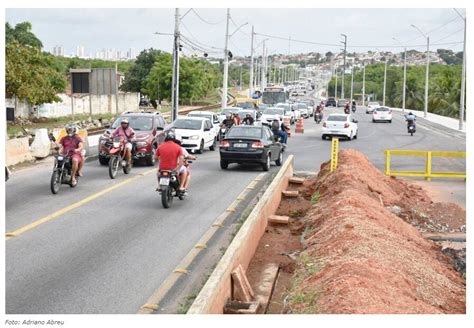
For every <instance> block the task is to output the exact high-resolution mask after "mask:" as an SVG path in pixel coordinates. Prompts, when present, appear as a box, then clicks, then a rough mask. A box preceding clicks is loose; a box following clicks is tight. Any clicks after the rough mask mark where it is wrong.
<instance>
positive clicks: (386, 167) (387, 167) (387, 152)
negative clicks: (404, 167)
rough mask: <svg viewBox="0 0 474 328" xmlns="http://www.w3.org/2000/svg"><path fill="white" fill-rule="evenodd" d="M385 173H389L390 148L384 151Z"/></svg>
mask: <svg viewBox="0 0 474 328" xmlns="http://www.w3.org/2000/svg"><path fill="white" fill-rule="evenodd" d="M385 175H390V150H386V151H385Z"/></svg>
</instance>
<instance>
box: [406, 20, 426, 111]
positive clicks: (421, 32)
mask: <svg viewBox="0 0 474 328" xmlns="http://www.w3.org/2000/svg"><path fill="white" fill-rule="evenodd" d="M410 26H411V27H413V28H415V29H417V30H418V31H419V32H420V33H421V35H423V36H424V37H425V38H426V77H425V111H424V117H425V118H426V117H427V116H428V84H429V76H430V37H429V36H427V35H425V33H423V32H422V31H421V30H420V29H419V28H418V27H416V26H415V25H413V24H412V25H410Z"/></svg>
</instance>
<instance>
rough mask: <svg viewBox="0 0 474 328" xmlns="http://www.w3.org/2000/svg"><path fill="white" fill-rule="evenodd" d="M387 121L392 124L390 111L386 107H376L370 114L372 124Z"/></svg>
mask: <svg viewBox="0 0 474 328" xmlns="http://www.w3.org/2000/svg"><path fill="white" fill-rule="evenodd" d="M377 121H388V122H389V123H392V110H391V109H390V108H388V107H378V108H376V109H374V111H373V113H372V122H374V123H375V122H377Z"/></svg>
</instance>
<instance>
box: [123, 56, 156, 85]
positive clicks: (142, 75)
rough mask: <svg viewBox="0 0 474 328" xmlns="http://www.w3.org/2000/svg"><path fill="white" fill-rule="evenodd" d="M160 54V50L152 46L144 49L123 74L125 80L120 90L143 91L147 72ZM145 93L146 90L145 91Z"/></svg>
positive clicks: (148, 72)
mask: <svg viewBox="0 0 474 328" xmlns="http://www.w3.org/2000/svg"><path fill="white" fill-rule="evenodd" d="M160 54H162V52H161V51H160V50H156V49H153V48H150V49H145V50H143V51H142V52H140V54H139V55H138V57H137V58H136V60H135V63H134V64H133V66H132V67H130V69H129V70H128V72H127V73H126V74H125V81H124V83H123V84H122V86H121V90H122V91H129V92H144V91H145V89H144V88H145V83H146V79H147V76H148V74H150V71H151V69H152V67H153V65H154V64H155V62H156V60H157V58H158V57H159V56H160ZM145 93H146V92H145Z"/></svg>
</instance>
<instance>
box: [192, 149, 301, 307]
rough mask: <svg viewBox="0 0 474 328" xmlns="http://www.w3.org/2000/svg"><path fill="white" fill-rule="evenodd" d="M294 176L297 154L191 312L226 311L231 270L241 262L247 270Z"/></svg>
mask: <svg viewBox="0 0 474 328" xmlns="http://www.w3.org/2000/svg"><path fill="white" fill-rule="evenodd" d="M292 176H293V155H290V156H289V157H288V159H287V160H286V162H285V163H284V164H283V166H282V167H281V169H280V171H279V172H278V174H277V176H276V177H275V179H274V180H273V182H272V183H271V184H270V186H269V187H268V189H267V190H266V192H265V193H264V194H263V196H262V198H261V199H260V201H259V202H258V203H257V205H256V206H255V208H254V209H253V211H252V212H251V213H250V215H249V216H248V218H247V220H246V221H245V222H244V224H243V225H242V227H241V228H240V230H239V232H238V233H237V235H236V236H235V238H234V240H233V241H232V243H231V244H230V246H229V248H228V249H227V251H226V252H225V254H224V256H223V257H222V259H221V260H220V261H219V263H218V264H217V266H216V268H215V270H214V271H213V273H212V274H211V276H210V277H209V279H208V280H207V282H206V284H205V285H204V287H203V288H202V290H201V292H200V293H199V295H198V296H197V298H196V299H195V301H194V302H193V304H192V305H191V307H190V308H189V311H188V312H187V313H188V314H211V313H212V314H222V313H223V310H224V305H225V303H226V301H227V299H229V298H230V296H231V272H232V271H233V270H234V269H235V268H237V267H238V266H239V264H240V265H242V267H243V268H244V269H245V270H246V269H247V268H248V266H249V264H250V261H251V260H252V257H253V256H254V254H255V251H256V249H257V247H258V244H259V242H260V239H261V237H262V236H263V234H264V233H265V229H266V227H267V224H268V221H267V219H268V217H269V216H270V215H272V214H274V213H275V212H276V210H277V208H278V206H279V204H280V201H281V195H282V191H283V190H285V189H286V188H287V187H288V180H289V178H290V177H292Z"/></svg>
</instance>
